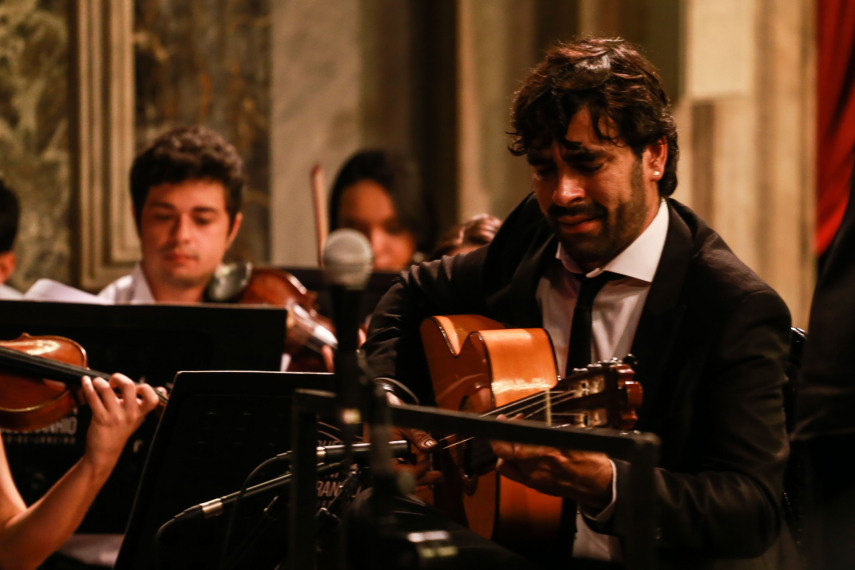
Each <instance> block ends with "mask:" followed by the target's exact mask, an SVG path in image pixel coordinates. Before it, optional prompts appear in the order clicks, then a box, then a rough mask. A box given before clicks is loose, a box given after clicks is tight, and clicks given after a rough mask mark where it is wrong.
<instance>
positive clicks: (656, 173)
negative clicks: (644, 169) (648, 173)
mask: <svg viewBox="0 0 855 570" xmlns="http://www.w3.org/2000/svg"><path fill="white" fill-rule="evenodd" d="M660 174H662V173H661V172H659V171H658V170H654V171H653V176H659V175H660Z"/></svg>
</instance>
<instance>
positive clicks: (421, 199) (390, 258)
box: [329, 150, 436, 271]
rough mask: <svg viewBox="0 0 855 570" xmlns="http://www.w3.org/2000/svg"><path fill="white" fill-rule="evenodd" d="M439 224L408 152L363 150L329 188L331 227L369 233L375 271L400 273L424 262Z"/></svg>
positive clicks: (331, 228) (347, 164) (367, 235)
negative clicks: (419, 262)
mask: <svg viewBox="0 0 855 570" xmlns="http://www.w3.org/2000/svg"><path fill="white" fill-rule="evenodd" d="M435 225H436V223H435V220H434V212H433V204H432V203H431V202H430V200H429V199H428V195H427V194H426V193H425V192H424V190H423V189H422V185H421V183H420V181H419V177H418V175H417V173H416V168H415V165H414V164H413V163H412V161H411V160H409V159H408V158H407V157H405V156H404V155H402V154H398V153H394V152H388V151H384V150H364V151H360V152H357V153H356V154H354V155H353V156H351V157H350V158H349V159H348V160H347V162H346V163H345V164H344V166H342V167H341V170H340V171H339V172H338V175H337V176H336V179H335V182H334V183H333V187H332V191H331V192H330V201H329V227H330V231H332V230H337V229H339V228H351V229H355V230H357V231H360V232H362V233H363V234H365V237H366V238H368V241H369V243H370V244H371V250H372V253H373V254H374V269H375V270H376V271H401V270H403V269H406V268H407V267H409V266H410V264H411V263H414V262H416V261H422V260H424V258H425V257H424V256H425V253H426V252H428V251H430V248H431V247H432V246H433V243H434V239H435V227H434V226H435Z"/></svg>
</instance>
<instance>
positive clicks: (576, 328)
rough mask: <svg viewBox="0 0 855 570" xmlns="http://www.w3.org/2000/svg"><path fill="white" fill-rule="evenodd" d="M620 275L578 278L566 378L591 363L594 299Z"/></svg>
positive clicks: (607, 273) (606, 273)
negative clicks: (578, 284)
mask: <svg viewBox="0 0 855 570" xmlns="http://www.w3.org/2000/svg"><path fill="white" fill-rule="evenodd" d="M617 277H618V275H617V274H615V273H610V272H608V271H603V272H602V273H600V274H599V275H597V276H596V277H591V278H590V279H589V278H587V277H585V276H584V275H580V276H578V278H579V281H580V282H581V287H580V288H579V297H578V298H577V299H576V308H575V309H574V310H573V323H572V324H571V325H570V346H569V347H568V349H567V368H566V369H565V374H564V375H565V376H570V373H571V372H573V369H574V368H584V367H585V366H587V365H588V364H590V363H591V309H592V308H593V306H594V297H596V296H597V293H599V292H600V289H602V288H603V285H605V284H606V282H607V281H610V280H612V279H615V278H617Z"/></svg>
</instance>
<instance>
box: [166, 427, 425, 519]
mask: <svg viewBox="0 0 855 570" xmlns="http://www.w3.org/2000/svg"><path fill="white" fill-rule="evenodd" d="M388 445H389V447H390V448H391V449H392V453H393V454H394V456H395V457H404V456H406V455H409V454H410V443H409V442H408V441H406V440H398V441H390V442H389V444H388ZM352 448H353V451H352V458H353V460H354V461H355V462H356V463H358V464H359V465H364V464H365V463H367V462H368V460H369V459H370V457H369V456H370V453H371V444H370V443H357V444H354V445H353V446H352ZM346 456H347V449H346V446H344V445H327V446H326V447H321V446H319V447H318V449H317V457H318V475H324V474H326V473H329V472H330V471H335V470H336V469H340V468H341V467H342V465H341V464H340V463H339V462H340V461H341V460H342V459H345V457H346ZM290 458H291V452H290V451H288V452H285V453H280V454H279V455H277V456H276V459H288V460H290ZM292 477H293V475H292V474H291V473H286V474H284V475H280V476H279V477H275V478H273V479H270V480H268V481H265V482H264V483H259V484H258V485H253V486H252V487H249V488H247V489H246V490H245V491H244V492H243V494H241V493H240V492H239V491H237V492H234V493H229V494H228V495H223V496H222V497H217V498H216V499H213V500H210V501H205V502H204V503H199V504H198V505H194V506H192V507H190V508H188V509H185V510H183V511H182V512H180V513H178V514H177V515H175V516H174V517H172V521H180V520H189V519H199V518H205V519H210V518H214V517H218V516H220V515H221V514H223V513H224V512H225V509H226V507H229V506H231V505H232V504H233V503H235V502H237V501H238V499H240V500H243V499H249V498H250V497H254V496H256V495H261V494H263V493H268V492H270V491H275V490H277V489H279V488H280V487H284V486H285V485H288V484H289V483H290V482H291V479H292Z"/></svg>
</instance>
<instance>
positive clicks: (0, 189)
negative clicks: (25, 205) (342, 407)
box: [0, 178, 21, 253]
mask: <svg viewBox="0 0 855 570" xmlns="http://www.w3.org/2000/svg"><path fill="white" fill-rule="evenodd" d="M20 217H21V206H20V204H19V203H18V197H17V196H16V195H15V193H14V192H12V189H11V188H9V187H8V186H6V183H5V182H4V181H3V179H2V178H0V253H5V252H7V251H12V246H14V245H15V236H16V235H17V234H18V222H19V219H20Z"/></svg>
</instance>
